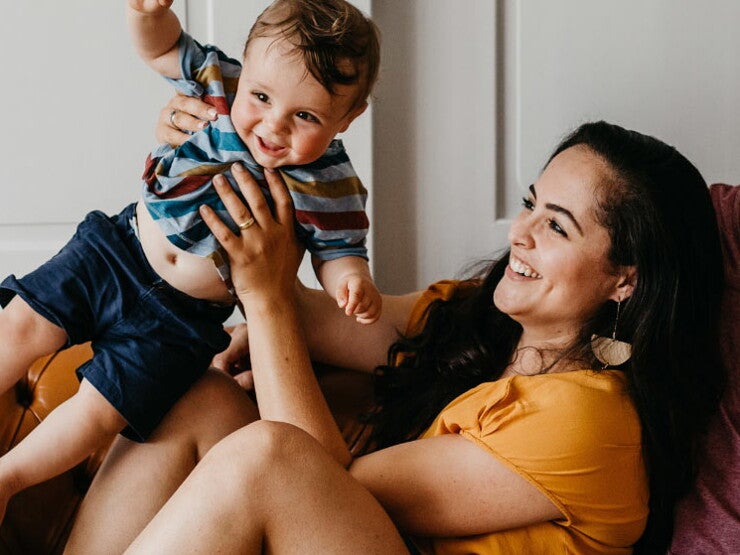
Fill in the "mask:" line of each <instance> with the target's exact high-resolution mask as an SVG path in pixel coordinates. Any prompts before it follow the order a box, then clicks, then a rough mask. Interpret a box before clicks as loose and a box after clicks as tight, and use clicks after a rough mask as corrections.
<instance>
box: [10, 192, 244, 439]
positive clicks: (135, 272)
mask: <svg viewBox="0 0 740 555" xmlns="http://www.w3.org/2000/svg"><path fill="white" fill-rule="evenodd" d="M134 218H135V205H134V204H131V205H129V206H128V207H126V208H125V209H124V210H123V211H122V212H121V213H120V214H118V215H117V216H113V217H109V216H107V215H106V214H103V213H102V212H99V211H95V212H91V213H90V214H88V215H87V217H86V218H85V220H84V221H83V222H82V223H81V224H80V225H79V226H78V227H77V231H76V233H75V234H74V236H73V237H72V239H71V240H70V241H69V243H67V244H66V245H65V246H64V247H63V248H62V250H61V251H59V253H57V254H56V255H55V256H54V257H52V258H51V259H50V260H49V261H48V262H46V263H45V264H43V265H42V266H41V267H39V268H38V269H36V270H34V271H33V272H31V273H30V274H28V275H26V276H24V277H23V278H21V279H16V277H15V276H12V275H11V276H9V277H8V278H6V279H5V280H4V281H3V282H2V283H1V284H0V304H1V305H2V306H3V307H4V306H6V305H7V304H8V303H9V302H10V300H11V299H12V298H13V297H14V296H15V295H16V294H17V295H19V296H20V297H21V298H22V299H23V300H24V301H26V302H27V303H28V304H29V305H30V306H31V307H32V308H33V309H34V310H35V311H36V312H38V313H39V314H40V315H41V316H43V317H44V318H46V319H47V320H49V321H51V322H53V323H54V324H56V325H58V326H60V327H61V328H62V329H64V331H65V332H66V333H67V343H68V344H67V346H69V345H73V344H78V343H84V342H86V341H92V348H93V351H94V355H93V358H92V359H91V360H90V361H88V362H86V363H85V364H83V365H82V366H80V368H78V369H77V377H78V378H79V379H80V380H82V378H85V379H86V380H88V381H89V382H90V383H91V384H92V385H93V386H94V387H95V388H96V389H97V390H98V391H99V392H100V393H101V394H102V395H103V396H104V397H105V398H106V399H107V400H108V401H109V402H110V403H111V405H113V406H114V407H115V408H116V410H118V412H120V413H121V415H122V416H123V417H124V418H125V419H126V422H127V423H128V427H127V428H126V429H125V430H124V431H123V435H125V436H127V437H129V438H131V439H134V440H137V441H144V440H146V438H147V437H148V436H149V434H150V433H151V432H152V431H153V430H154V428H156V426H157V424H159V422H160V421H161V419H162V418H163V417H164V415H165V414H166V413H167V411H168V410H169V409H170V408H171V407H172V405H173V404H174V403H175V402H176V401H177V400H178V399H179V398H180V397H181V396H182V395H183V394H184V393H185V392H186V391H187V390H188V388H189V387H190V386H191V385H192V384H193V382H195V381H196V380H197V379H198V378H199V377H200V376H201V375H203V372H204V371H205V370H206V369H207V368H208V365H209V364H210V362H211V359H212V358H213V356H214V355H215V354H216V353H219V352H221V351H223V350H224V349H225V348H226V347H227V346H228V344H229V335H228V334H227V333H226V332H225V331H224V329H223V323H224V321H225V320H226V319H227V318H228V317H229V316H230V315H231V312H232V310H233V305H224V304H220V303H213V302H209V301H204V300H199V299H194V298H192V297H190V296H188V295H186V294H184V293H182V292H180V291H178V290H176V289H174V288H173V287H171V286H170V285H168V284H167V283H166V282H164V281H163V280H162V279H161V278H160V277H159V276H158V275H157V274H156V273H155V272H154V270H153V269H152V267H151V266H150V265H149V263H148V262H147V260H146V258H145V257H144V253H143V251H142V249H141V245H140V243H139V240H138V238H137V237H136V232H135V227H134V226H133V224H132V221H133V219H134ZM214 271H215V269H214Z"/></svg>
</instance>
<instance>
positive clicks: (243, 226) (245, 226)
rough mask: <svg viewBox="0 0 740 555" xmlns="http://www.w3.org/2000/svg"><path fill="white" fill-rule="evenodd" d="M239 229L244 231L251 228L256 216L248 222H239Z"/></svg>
mask: <svg viewBox="0 0 740 555" xmlns="http://www.w3.org/2000/svg"><path fill="white" fill-rule="evenodd" d="M237 225H238V227H239V229H241V230H242V231H244V230H245V229H249V228H250V227H252V226H253V225H254V218H249V219H248V220H247V221H246V222H242V223H240V224H237Z"/></svg>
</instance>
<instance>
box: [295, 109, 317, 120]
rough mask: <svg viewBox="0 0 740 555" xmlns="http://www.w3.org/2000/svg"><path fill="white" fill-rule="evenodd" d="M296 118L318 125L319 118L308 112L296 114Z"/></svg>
mask: <svg viewBox="0 0 740 555" xmlns="http://www.w3.org/2000/svg"><path fill="white" fill-rule="evenodd" d="M296 116H298V117H299V118H300V119H304V120H306V121H310V122H311V123H319V118H317V117H316V116H314V115H313V114H311V113H309V112H298V113H297V114H296Z"/></svg>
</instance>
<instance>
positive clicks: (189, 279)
mask: <svg viewBox="0 0 740 555" xmlns="http://www.w3.org/2000/svg"><path fill="white" fill-rule="evenodd" d="M136 220H137V224H138V226H139V239H140V241H141V247H142V249H143V250H144V254H145V255H146V258H147V260H148V261H149V264H151V266H152V268H153V269H154V271H155V272H157V274H159V276H160V277H161V278H162V279H163V280H165V281H166V282H167V283H169V284H170V285H171V286H172V287H174V288H175V289H178V290H180V291H182V292H183V293H187V294H188V295H190V296H191V297H195V298H196V299H207V300H209V301H215V302H223V303H230V302H232V301H233V297H232V296H231V294H230V293H229V290H228V289H227V288H226V285H225V284H224V282H223V280H221V278H220V277H219V275H218V273H217V272H216V266H215V265H214V263H213V261H212V260H211V259H210V258H203V257H201V256H197V255H194V254H190V253H188V252H185V251H183V250H181V249H178V248H177V247H175V246H174V245H173V244H172V243H170V242H169V241H168V240H167V238H166V237H165V236H164V234H163V233H162V231H161V230H160V229H159V226H158V225H157V223H156V222H155V221H154V220H153V219H152V217H151V215H150V214H149V211H148V210H147V209H146V207H145V206H144V203H143V202H139V203H138V204H137V206H136Z"/></svg>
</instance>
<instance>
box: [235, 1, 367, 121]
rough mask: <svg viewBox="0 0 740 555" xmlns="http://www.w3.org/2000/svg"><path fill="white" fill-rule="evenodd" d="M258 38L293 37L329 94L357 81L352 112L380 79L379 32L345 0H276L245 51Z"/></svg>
mask: <svg viewBox="0 0 740 555" xmlns="http://www.w3.org/2000/svg"><path fill="white" fill-rule="evenodd" d="M257 37H279V38H284V39H286V40H288V41H289V42H290V43H291V44H292V45H293V46H294V47H295V48H296V51H297V52H298V53H299V55H300V57H301V59H302V60H303V63H304V64H305V66H306V69H307V70H308V71H309V73H310V74H311V75H312V76H313V77H314V78H315V79H316V80H317V81H318V82H319V83H321V85H322V86H323V87H324V88H325V89H326V90H327V91H328V92H329V94H332V95H334V94H336V92H337V91H336V87H337V85H357V91H356V94H355V98H354V99H353V104H352V106H351V108H350V111H352V110H353V109H355V108H359V107H361V106H362V105H363V104H364V103H365V102H366V101H367V98H368V97H369V96H370V93H371V92H372V90H373V86H374V85H375V81H376V80H377V78H378V72H379V68H380V31H379V30H378V27H377V26H376V25H375V23H373V21H372V20H371V19H369V18H367V17H365V16H364V15H363V13H362V12H361V11H360V10H358V9H357V8H356V7H355V6H353V5H352V4H350V3H349V2H347V1H345V0H275V1H274V2H273V3H272V4H270V5H269V6H268V7H267V8H265V10H264V11H263V12H262V13H261V14H260V16H259V17H258V18H257V20H256V21H255V23H254V25H253V26H252V28H251V30H250V31H249V36H248V37H247V41H246V44H245V45H244V54H246V53H247V48H248V47H249V44H250V42H251V41H252V39H255V38H257Z"/></svg>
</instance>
